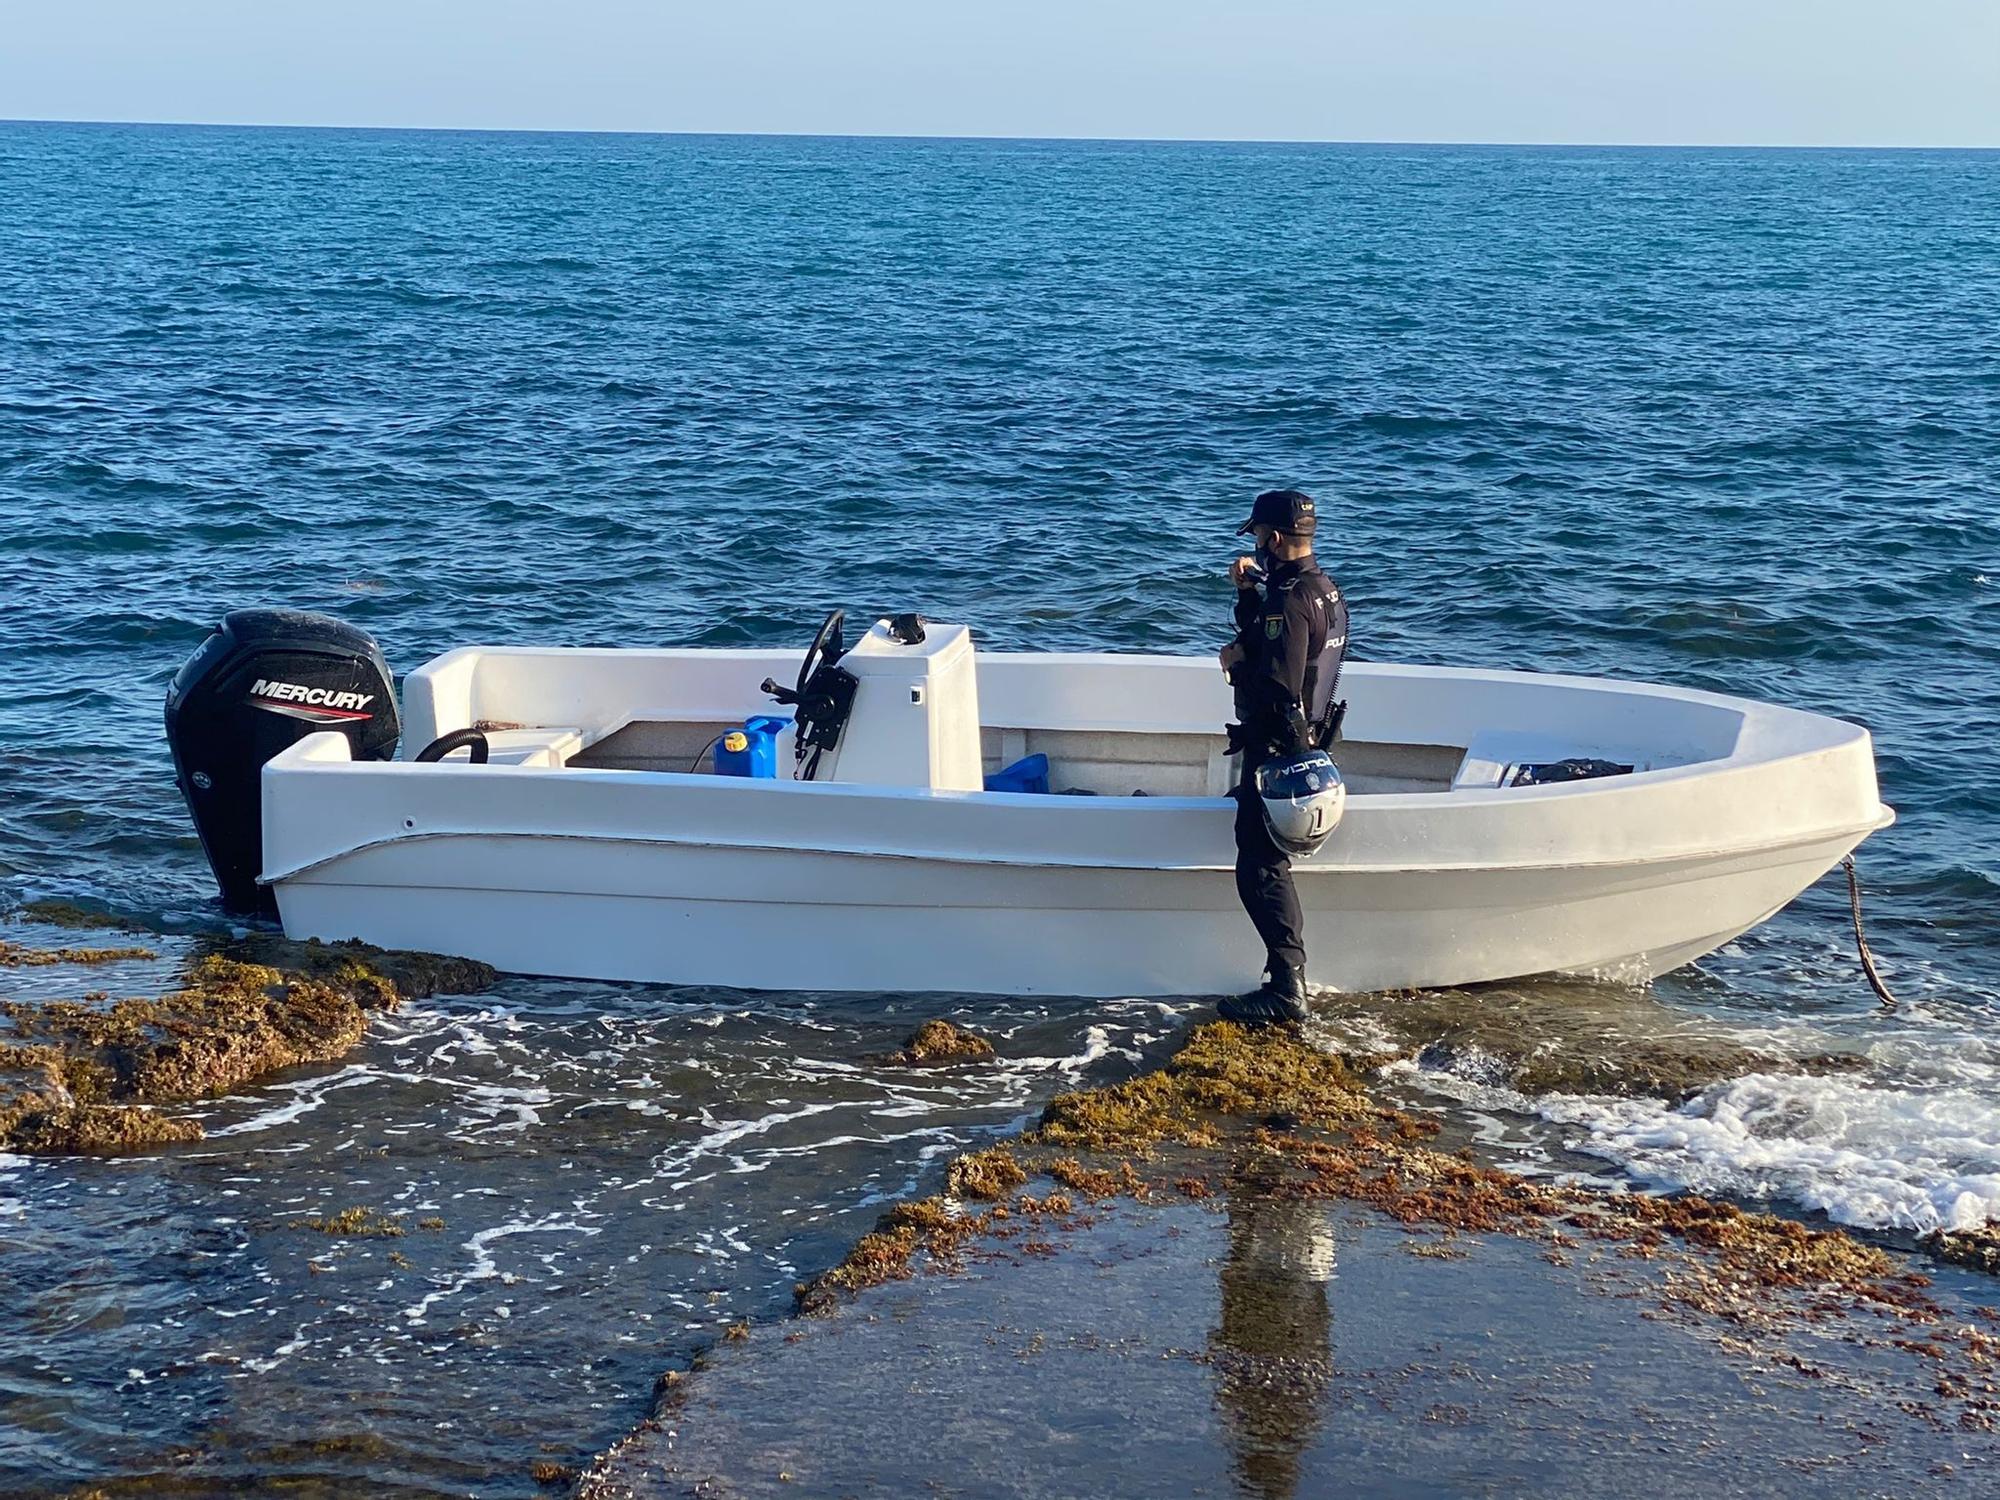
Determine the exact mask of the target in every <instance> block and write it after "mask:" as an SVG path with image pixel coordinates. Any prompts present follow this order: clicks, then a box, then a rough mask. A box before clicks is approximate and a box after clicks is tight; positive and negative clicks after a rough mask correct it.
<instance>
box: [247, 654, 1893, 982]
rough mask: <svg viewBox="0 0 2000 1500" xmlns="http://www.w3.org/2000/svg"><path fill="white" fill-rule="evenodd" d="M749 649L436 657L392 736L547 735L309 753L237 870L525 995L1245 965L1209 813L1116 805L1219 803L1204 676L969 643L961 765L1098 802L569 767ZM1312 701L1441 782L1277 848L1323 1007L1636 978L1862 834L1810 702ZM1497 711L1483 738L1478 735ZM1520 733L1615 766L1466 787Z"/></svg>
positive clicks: (1191, 975) (1478, 674) (1507, 685)
mask: <svg viewBox="0 0 2000 1500" xmlns="http://www.w3.org/2000/svg"><path fill="white" fill-rule="evenodd" d="M768 665H769V664H768V663H765V662H762V661H760V660H748V659H738V657H737V656H736V655H732V654H730V653H703V652H686V653H675V652H537V651H529V650H512V651H499V652H461V653H453V654H451V655H448V656H447V657H443V658H440V659H439V661H438V662H437V663H433V664H432V665H431V666H430V667H427V668H424V669H422V670H421V671H419V672H418V673H416V674H413V675H412V677H411V679H410V680H409V682H408V683H407V684H406V696H408V697H409V698H410V700H411V704H412V708H411V722H412V724H413V726H415V729H416V734H417V737H419V738H420V737H421V736H423V735H428V734H431V733H432V732H433V731H436V732H439V733H443V732H449V731H450V730H452V729H455V728H459V727H463V726H464V725H465V724H467V723H484V722H491V721H503V722H512V723H516V724H527V725H533V726H556V727H554V728H549V727H542V728H539V729H536V730H533V731H529V733H531V734H533V735H535V736H538V737H539V738H540V740H543V741H546V743H544V744H542V745H541V746H540V748H539V749H538V750H537V752H536V757H535V758H532V759H531V758H525V757H524V758H521V759H518V760H516V761H515V762H513V763H498V762H496V763H491V764H487V765H468V764H465V763H463V762H457V763H452V762H445V763H439V764H413V763H407V762H398V763H374V762H370V763H359V764H357V763H354V762H352V761H351V760H350V759H349V755H348V748H347V743H346V741H345V739H343V738H342V737H341V736H340V735H337V734H317V735H313V736H310V737H308V738H307V739H304V740H302V741H300V742H299V743H298V744H296V745H294V746H292V747H290V748H289V749H287V750H286V751H284V752H282V753H281V754H280V755H278V756H277V757H276V758H274V759H273V760H271V761H270V762H269V763H267V764H266V766H265V767H264V770H263V838H264V877H263V878H264V879H265V881H266V883H268V884H269V885H271V886H272V887H273V888H274V890H275V892H276V895H277V901H278V907H279V910H280V912H281V914H282V916H283V919H284V923H285V928H286V931H287V932H288V933H290V934H291V935H292V936H294V937H317V938H323V939H342V938H360V939H363V940H365V941H367V942H371V943H377V944H382V945H386V946H392V947H408V948H420V949H429V950H433V951H444V952H451V953H458V954H463V955H465V956H468V957H472V958H479V959H484V960H485V961H487V962H489V963H492V964H494V965H496V966H498V967H499V968H502V969H505V970H509V971H514V972H520V973H527V974H545V975H567V976H574V977H579V978H591V979H613V980H636V981H644V982H651V983H665V984H685V985H712V986H728V987H734V988H744V989H762V990H853V991H868V992H894V991H933V992H935V991H943V992H956V993H1006V994H1015V995H1023V994H1062V995H1083V996H1176V995H1187V996H1213V995H1217V994H1223V993H1227V992H1230V991H1233V990H1240V989H1244V988H1247V987H1249V986H1251V985H1252V984H1254V983H1255V982H1256V981H1257V979H1258V977H1259V974H1260V973H1261V970H1262V966H1263V959H1264V954H1263V951H1262V949H1261V946H1260V945H1259V943H1258V941H1257V939H1256V936H1255V934H1254V932H1253V930H1252V928H1251V925H1250V923H1249V921H1248V919H1247V918H1246V917H1245V916H1244V914H1243V912H1242V909H1241V908H1240V906H1239V905H1238V902H1237V896H1236V889H1235V881H1234V875H1233V863H1234V859H1235V844H1234V836H1233V832H1232V828H1233V823H1234V812H1235V806H1234V804H1233V803H1232V802H1231V801H1230V800H1229V799H1228V798H1226V797H1222V796H1218V795H1213V794H1210V795H1203V796H1194V795H1174V794H1171V793H1169V792H1166V791H1156V790H1150V789H1147V782H1148V780H1149V779H1151V778H1152V777H1154V776H1156V775H1161V776H1164V774H1165V773H1162V772H1159V771H1157V769H1156V767H1157V766H1158V765H1160V764H1163V763H1165V762H1164V761H1162V760H1161V758H1162V757H1165V758H1166V759H1167V760H1168V761H1171V762H1172V765H1173V767H1174V768H1176V772H1177V774H1179V775H1180V776H1181V780H1180V783H1179V784H1181V785H1187V784H1192V783H1196V782H1199V781H1201V780H1202V779H1203V777H1204V775H1205V776H1206V779H1207V781H1208V784H1209V785H1211V786H1214V785H1215V783H1216V782H1217V780H1219V779H1220V780H1223V782H1224V784H1226V778H1222V777H1218V776H1217V774H1216V771H1217V764H1218V757H1219V756H1220V755H1221V753H1222V736H1221V735H1220V733H1219V732H1217V731H1216V730H1215V729H1214V728H1213V727H1212V726H1214V725H1215V724H1217V723H1219V722H1220V720H1221V718H1222V717H1223V715H1224V714H1225V713H1226V711H1227V704H1226V701H1222V699H1224V698H1226V689H1225V688H1224V687H1223V685H1222V684H1221V681H1220V677H1219V675H1218V674H1217V673H1216V672H1215V670H1214V666H1213V664H1212V663H1206V662H1195V661H1188V660H1182V659H1177V658H1162V657H1110V656H1099V655H1085V656H1078V657H1047V658H1039V657H1001V658H993V659H987V658H982V665H981V667H980V672H981V674H982V676H981V679H980V698H979V703H980V712H981V714H982V715H983V723H984V725H985V730H984V732H985V733H987V734H989V735H992V736H996V737H997V741H998V742H997V743H996V744H995V745H994V746H993V747H991V749H992V750H994V751H998V752H999V753H1001V754H1003V755H1009V754H1015V753H1018V752H1019V750H1020V748H1021V747H1020V745H1019V744H1016V745H1015V747H1014V749H1011V750H1010V749H1007V748H1006V746H1007V742H1008V740H1009V739H1010V738H1012V739H1015V740H1019V739H1021V738H1022V737H1024V736H1025V737H1027V738H1026V744H1027V746H1028V748H1034V744H1035V741H1034V739H1033V737H1034V736H1036V735H1054V736H1056V737H1055V738H1054V739H1051V740H1046V741H1044V742H1043V743H1045V744H1047V745H1049V746H1050V747H1051V748H1052V749H1053V750H1055V752H1056V753H1057V756H1058V759H1059V760H1060V761H1062V763H1063V769H1064V771H1065V775H1066V777H1067V776H1069V775H1075V774H1077V773H1078V772H1079V770H1080V769H1082V768H1084V767H1087V766H1089V765H1096V766H1098V767H1099V768H1100V770H1102V767H1103V766H1105V765H1107V764H1110V763H1111V762H1110V761H1108V760H1106V758H1105V757H1106V756H1107V755H1108V756H1110V757H1112V759H1113V760H1116V759H1117V758H1118V757H1119V756H1123V760H1122V761H1120V762H1119V763H1118V767H1117V769H1116V770H1115V771H1113V772H1107V773H1104V774H1105V775H1106V776H1107V778H1109V779H1107V781H1106V785H1107V786H1109V787H1114V788H1115V787H1117V786H1121V785H1122V786H1125V787H1128V788H1129V787H1133V786H1135V785H1136V786H1137V787H1139V788H1141V789H1142V790H1146V791H1147V794H1145V795H1132V794H1129V793H1128V794H1122V795H1121V794H1109V793H1106V792H1103V791H1100V792H1099V794H1097V795H1085V796H1071V795H1045V794H1038V793H1007V792H985V791H976V790H962V789H951V788H940V787H936V786H922V785H915V786H912V785H898V784H887V785H884V784H866V783H859V782H848V781H833V782H819V781H814V782H800V781H793V780H786V779H777V780H753V779H745V778H737V777H728V776H713V775H697V774H689V773H686V772H684V771H680V770H677V769H639V768H633V767H631V766H623V767H614V766H606V765H601V764H600V765H592V764H590V763H589V753H588V752H584V753H582V754H579V753H578V747H581V746H587V745H591V744H600V743H601V744H610V743H612V741H611V740H610V739H609V738H607V734H608V733H610V730H609V729H608V728H607V726H614V725H616V724H618V723H621V722H625V721H626V720H629V719H631V718H632V710H631V709H630V707H629V705H631V704H634V703H645V704H649V705H651V706H650V707H649V708H648V709H647V710H646V711H645V713H644V714H643V715H642V716H641V717H643V718H644V719H645V720H646V721H647V722H648V723H651V724H655V725H658V724H667V723H670V722H679V723H682V724H685V725H692V726H694V733H695V736H696V737H695V738H694V741H693V743H695V744H698V743H700V737H701V735H702V733H703V732H705V731H706V730H707V728H708V726H709V725H711V724H713V723H716V722H721V723H724V724H726V723H728V722H729V721H730V720H731V719H732V718H733V717H735V715H736V714H737V713H739V712H740V711H741V709H742V708H744V707H752V708H754V707H755V702H754V700H751V701H750V702H748V703H747V704H737V703H732V702H729V701H727V700H725V699H724V698H723V697H722V695H723V694H724V693H726V692H728V691H738V690H740V689H741V685H742V684H743V682H744V681H745V680H746V679H748V680H754V679H751V678H750V673H751V671H752V670H753V669H756V668H759V667H768ZM1342 690H1343V692H1344V693H1346V694H1347V695H1348V697H1349V699H1350V703H1351V714H1350V720H1349V722H1350V724H1351V725H1358V726H1365V727H1366V728H1367V731H1368V734H1369V736H1370V738H1369V739H1368V740H1365V741H1361V742H1356V743H1349V742H1346V741H1343V744H1342V746H1341V747H1340V750H1341V753H1342V754H1344V755H1346V756H1348V757H1349V760H1350V764H1357V765H1358V764H1361V763H1363V762H1364V761H1365V760H1366V756H1365V754H1364V753H1363V752H1364V751H1365V749H1366V747H1367V746H1369V745H1373V746H1376V747H1378V748H1379V747H1384V746H1387V747H1397V746H1400V747H1402V749H1401V751H1400V752H1399V753H1400V754H1401V755H1402V756H1403V762H1404V764H1405V765H1406V766H1407V767H1409V768H1411V769H1412V770H1413V771H1416V770H1418V769H1420V767H1421V763H1422V760H1423V757H1424V756H1425V755H1430V756H1433V757H1435V756H1438V755H1439V754H1443V755H1444V758H1445V759H1447V760H1451V761H1453V762H1454V764H1456V765H1457V766H1458V769H1457V771H1456V773H1455V774H1453V775H1452V777H1451V779H1450V781H1449V783H1448V784H1447V783H1446V782H1445V781H1443V780H1439V781H1436V782H1435V784H1433V785H1431V786H1429V787H1428V789H1426V788H1425V787H1424V786H1423V785H1422V784H1421V779H1420V777H1419V778H1418V782H1417V784H1414V785H1411V786H1409V787H1407V788H1404V789H1399V788H1398V786H1397V784H1395V783H1394V782H1378V784H1377V785H1375V786H1373V787H1370V786H1366V785H1359V784H1357V785H1356V786H1354V787H1351V788H1350V795H1349V796H1348V798H1347V801H1346V811H1345V814H1344V816H1343V818H1342V820H1341V823H1340V826H1339V828H1338V829H1337V830H1336V831H1335V833H1334V835H1333V837H1332V838H1331V839H1330V840H1329V841H1328V842H1327V844H1326V845H1325V846H1324V847H1323V848H1322V849H1321V850H1320V851H1319V852H1318V853H1316V854H1315V855H1313V856H1312V857H1311V858H1310V859H1305V860H1301V861H1298V862H1296V863H1295V865H1294V878H1295V881H1296V884H1297V888H1298V892H1299V898H1300V902H1301V906H1302V908H1303V910H1304V914H1305V924H1306V946H1307V950H1308V954H1309V978H1310V979H1311V980H1312V981H1313V982H1314V983H1317V984H1321V985H1330V986H1334V987H1337V988H1340V989H1343V990H1350V991H1367V990H1383V989H1400V988H1421V987H1432V986H1440V985H1461V984H1471V983H1478V982H1482V981H1491V980H1505V979H1515V978H1522V977H1525V976H1529V975H1535V974H1545V973H1564V974H1587V975H1594V976H1602V977H1609V978H1615V979H1623V980H1629V981H1632V982H1642V981H1644V980H1646V979H1649V978H1651V977H1652V976H1654V975H1656V974H1659V973H1662V972H1664V971H1666V970H1667V969H1669V968H1672V967H1674V966H1676V965H1678V964H1681V963H1686V962H1688V961H1690V960H1692V959H1694V958H1696V957H1698V956H1700V955H1701V954H1702V953H1705V952H1708V951H1709V950H1711V949H1713V948H1715V947H1716V946H1718V945H1720V944H1722V943H1725V942H1727V941H1728V940H1729V939H1730V938H1731V937H1733V936H1734V935H1736V934H1737V933H1739V932H1742V931H1744V930H1745V929H1746V928H1749V927H1751V926H1754V925H1755V924H1756V923H1758V922H1760V921H1762V920H1764V919H1765V918H1766V917H1768V916H1770V915H1771V914H1773V913H1774V912H1776V911H1777V910H1779V909H1780V908H1781V907H1783V906H1784V905H1785V904H1786V903H1787V902H1788V901H1790V900H1791V899H1792V898H1793V897H1795V896H1797V895H1798V894H1799V893H1800V892H1801V891H1803V890H1804V889H1805V888H1806V887H1808V886H1809V885H1811V884H1812V883H1813V882H1814V881H1815V880H1817V879H1819V878H1820V877H1821V876H1822V875H1823V874H1825V873H1826V871H1827V870H1829V869H1830V868H1832V866H1834V865H1835V864H1836V863H1837V862H1838V861H1839V860H1840V858H1841V856H1842V855H1844V854H1846V853H1847V852H1848V851H1849V850H1851V849H1853V848H1854V847H1855V845H1857V844H1858V843H1860V842H1861V840H1862V839H1864V838H1865V837H1867V835H1868V834H1869V833H1871V832H1872V831H1874V830H1875V829H1877V828H1881V827H1884V826H1886V825H1887V824H1888V822H1889V821H1891V819H1892V816H1893V815H1892V814H1891V813H1890V812H1889V810H1888V809H1887V808H1886V807H1884V806H1883V805H1882V803H1881V801H1880V799H1879V796H1878V794H1877V788H1876V781H1875V767H1874V757H1873V750H1872V745H1871V743H1870V740H1869V737H1868V734H1867V731H1866V730H1864V729H1862V728H1860V727H1859V726H1856V725H1851V724H1846V723H1842V722H1840V721H1838V720H1834V719H1829V718H1826V717H1824V716H1820V715H1814V714H1807V713H1802V712H1799V711H1797V710H1791V709H1783V708H1778V707H1775V706H1772V705H1766V704H1757V703H1753V702H1750V701H1748V700H1744V699H1737V698H1727V697H1722V696H1719V695H1716V694H1710V693H1700V692H1694V691H1692V690H1685V689H1671V688H1662V687H1654V686H1648V685H1645V684H1630V683H1610V682H1605V681H1601V680H1596V679H1588V678H1566V677H1548V676H1540V675H1537V674H1528V673H1508V672H1493V671H1486V670H1469V669H1468V670H1457V669H1444V668H1426V667H1403V666H1391V665H1386V664H1374V663H1360V664H1357V665H1356V666H1354V667H1353V668H1352V669H1351V670H1350V671H1349V672H1347V673H1346V674H1344V675H1343V677H1342ZM676 694H678V695H679V697H678V699H676V697H675V695H676ZM925 696H926V693H925V692H920V691H917V690H912V692H911V693H910V694H909V696H908V699H907V703H906V704H905V703H904V700H902V699H896V700H894V702H896V703H899V704H904V706H908V705H914V704H916V703H917V702H918V701H919V700H920V699H923V698H924V697H925ZM885 711H886V710H885ZM563 726H567V727H563ZM1494 726H1498V727H1499V728H1500V729H1501V730H1504V731H1506V732H1507V734H1508V735H1511V736H1513V740H1512V741H1511V747H1510V746H1500V747H1498V748H1495V742H1494V740H1493V738H1492V730H1493V728H1494ZM1523 736H1531V737H1538V738H1539V742H1540V743H1541V744H1542V745H1544V746H1548V745H1554V746H1557V747H1559V748H1560V750H1561V753H1564V754H1571V753H1574V754H1587V755H1591V756H1596V757H1600V758H1604V759H1610V760H1613V761H1615V762H1619V763H1626V764H1633V765H1635V766H1637V767H1638V769H1636V770H1635V771H1634V772H1633V773H1632V774H1628V775H1618V776H1609V777H1601V778H1593V779H1587V780H1581V781H1575V782H1569V783H1558V784H1551V785H1531V786H1515V785H1503V784H1501V782H1500V781H1499V779H1498V777H1497V775H1484V773H1482V775H1483V779H1478V778H1475V777H1473V776H1472V774H1471V772H1472V770H1473V769H1474V768H1475V767H1477V766H1482V765H1485V764H1487V762H1493V763H1494V764H1495V765H1497V764H1498V763H1500V762H1504V761H1506V760H1510V759H1524V758H1527V759H1532V758H1535V756H1534V755H1532V754H1528V753H1526V752H1523V751H1522V750H1521V749H1520V748H1519V746H1520V743H1521V739H1522V737H1523ZM1106 746H1109V747H1111V748H1110V749H1109V750H1106V749H1105V747H1106ZM1120 747H1127V748H1125V749H1120ZM1177 747H1178V748H1177ZM1427 747H1428V748H1427ZM1440 747H1460V748H1459V749H1458V750H1455V751H1450V750H1448V749H1447V750H1441V749H1440ZM1481 747H1486V748H1485V750H1484V751H1483V752H1482V748H1481ZM685 753H691V751H690V752H685ZM1538 753H1539V754H1541V755H1543V756H1546V755H1547V753H1548V751H1547V750H1546V749H1544V750H1543V751H1541V752H1538ZM1092 757H1096V758H1095V759H1093V758H1092ZM1149 757H1151V759H1149ZM1173 757H1179V759H1178V760H1174V759H1173ZM1336 758H1337V759H1338V758H1340V757H1339V756H1337V757H1336ZM654 763H655V764H667V765H674V764H676V762H673V761H671V760H668V761H664V762H661V761H659V760H658V759H657V757H656V760H655V762H654ZM1204 764H1206V765H1207V768H1208V769H1207V771H1206V772H1205V773H1204V772H1203V771H1202V769H1201V768H1202V767H1203V766H1204ZM1058 784H1065V785H1066V784H1067V780H1065V781H1064V782H1060V783H1058ZM1166 785H1168V781H1166V780H1163V781H1160V782H1157V783H1156V786H1166ZM1086 790H1088V788H1086Z"/></svg>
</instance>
